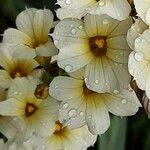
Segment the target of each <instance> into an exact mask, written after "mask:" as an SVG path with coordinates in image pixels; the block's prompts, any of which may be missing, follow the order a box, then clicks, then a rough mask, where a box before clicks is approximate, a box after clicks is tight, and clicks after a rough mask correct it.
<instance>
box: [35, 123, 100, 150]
mask: <svg viewBox="0 0 150 150" xmlns="http://www.w3.org/2000/svg"><path fill="white" fill-rule="evenodd" d="M96 138H97V136H95V135H92V134H91V133H90V132H89V131H88V129H87V127H86V126H83V127H81V128H79V129H75V130H70V129H69V128H67V126H64V125H63V124H61V123H60V122H59V121H56V123H55V129H54V132H53V135H50V136H47V137H45V138H40V137H38V138H34V140H33V141H34V143H35V144H34V145H35V146H34V148H35V150H42V149H44V150H50V149H55V150H60V149H68V150H83V149H87V147H89V146H91V145H93V144H94V143H95V141H96Z"/></svg>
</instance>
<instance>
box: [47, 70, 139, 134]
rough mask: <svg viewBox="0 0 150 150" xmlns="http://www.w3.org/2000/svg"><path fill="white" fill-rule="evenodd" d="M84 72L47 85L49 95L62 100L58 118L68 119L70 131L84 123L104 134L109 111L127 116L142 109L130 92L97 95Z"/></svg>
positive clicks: (108, 120)
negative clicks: (88, 83) (85, 79)
mask: <svg viewBox="0 0 150 150" xmlns="http://www.w3.org/2000/svg"><path fill="white" fill-rule="evenodd" d="M83 72H84V71H82V70H80V71H79V72H76V73H73V74H71V77H65V76H59V77H56V78H54V80H53V81H52V82H51V84H50V89H49V92H50V95H52V97H54V98H55V99H57V100H59V101H62V103H61V105H60V109H59V119H60V120H61V122H64V121H66V120H68V119H69V121H68V126H69V127H70V128H78V127H81V126H83V125H84V124H87V126H88V128H89V130H90V132H91V133H93V134H103V133H104V132H105V131H106V130H107V129H108V128H109V126H110V119H109V112H111V113H112V114H114V115H117V116H130V115H134V114H135V113H136V112H137V111H138V107H140V106H141V104H140V103H139V101H138V99H137V97H136V96H135V94H134V93H133V91H132V90H131V89H123V90H122V91H115V92H114V93H97V92H94V91H92V90H90V89H89V88H88V87H87V86H86V83H85V82H86V81H84V79H83Z"/></svg>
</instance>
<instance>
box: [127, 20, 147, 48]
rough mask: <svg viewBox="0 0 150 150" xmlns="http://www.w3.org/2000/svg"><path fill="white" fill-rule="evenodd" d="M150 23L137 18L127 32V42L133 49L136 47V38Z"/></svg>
mask: <svg viewBox="0 0 150 150" xmlns="http://www.w3.org/2000/svg"><path fill="white" fill-rule="evenodd" d="M146 29H148V25H146V24H145V23H144V22H143V21H142V19H141V18H138V19H136V20H135V23H134V24H133V25H132V26H131V28H130V29H129V30H128V33H127V42H128V44H129V46H130V48H131V49H132V50H134V49H135V39H136V38H138V36H139V35H140V34H142V33H143V32H144V31H145V30H146Z"/></svg>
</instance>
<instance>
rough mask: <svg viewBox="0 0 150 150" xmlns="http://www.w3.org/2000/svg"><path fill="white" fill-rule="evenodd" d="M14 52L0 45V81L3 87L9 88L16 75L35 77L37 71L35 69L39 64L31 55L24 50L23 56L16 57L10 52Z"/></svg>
mask: <svg viewBox="0 0 150 150" xmlns="http://www.w3.org/2000/svg"><path fill="white" fill-rule="evenodd" d="M14 52H15V51H14V50H13V51H11V49H10V48H8V46H4V45H3V46H1V47H0V56H1V59H0V66H1V67H2V69H0V82H1V86H2V87H4V88H9V87H10V85H11V83H12V81H13V80H14V79H15V78H16V77H27V76H29V75H32V76H35V77H36V75H38V72H39V70H38V69H37V70H36V67H37V66H39V64H38V63H37V62H36V61H35V60H34V59H33V58H31V56H29V55H27V54H26V53H25V52H24V58H23V56H22V58H18V57H17V56H15V55H14V54H12V53H14ZM38 76H40V75H38Z"/></svg>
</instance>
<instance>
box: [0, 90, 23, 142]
mask: <svg viewBox="0 0 150 150" xmlns="http://www.w3.org/2000/svg"><path fill="white" fill-rule="evenodd" d="M6 97H7V92H6V90H5V89H4V88H2V87H0V101H4V100H6ZM19 130H20V128H19V124H17V123H16V122H15V120H14V118H13V117H9V116H1V115H0V132H1V133H2V134H3V135H5V136H6V137H7V139H11V138H13V137H14V136H15V135H16V134H17V133H18V132H19Z"/></svg>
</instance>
